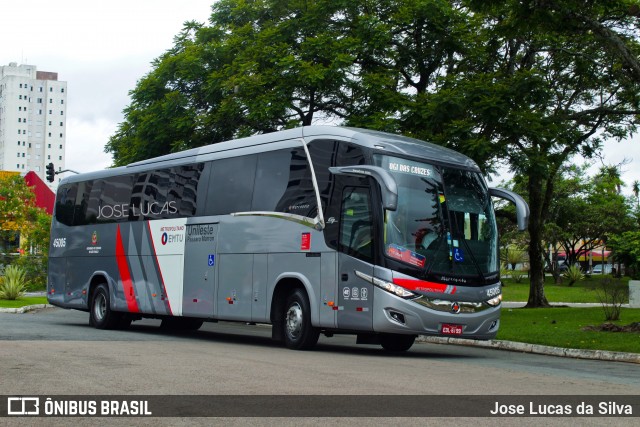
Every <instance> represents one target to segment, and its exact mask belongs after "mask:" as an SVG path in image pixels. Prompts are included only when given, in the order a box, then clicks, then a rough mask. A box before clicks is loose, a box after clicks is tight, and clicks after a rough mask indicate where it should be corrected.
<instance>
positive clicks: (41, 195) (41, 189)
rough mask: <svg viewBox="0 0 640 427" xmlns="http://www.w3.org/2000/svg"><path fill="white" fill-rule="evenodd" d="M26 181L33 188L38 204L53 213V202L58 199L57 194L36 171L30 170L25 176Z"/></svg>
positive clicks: (50, 213)
mask: <svg viewBox="0 0 640 427" xmlns="http://www.w3.org/2000/svg"><path fill="white" fill-rule="evenodd" d="M24 182H26V183H27V185H28V186H29V187H31V188H33V192H34V193H35V195H36V206H38V207H39V208H42V209H44V210H45V211H47V213H48V214H49V215H52V214H53V204H54V203H55V201H56V195H55V194H54V193H53V191H51V189H50V188H49V187H48V186H47V184H45V182H44V181H43V180H42V179H40V177H39V176H38V175H37V174H36V173H35V172H34V171H30V172H27V174H26V175H25V176H24Z"/></svg>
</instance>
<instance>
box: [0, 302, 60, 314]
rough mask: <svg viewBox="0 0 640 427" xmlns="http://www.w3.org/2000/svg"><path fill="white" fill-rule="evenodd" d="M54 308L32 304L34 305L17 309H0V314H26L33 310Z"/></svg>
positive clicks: (48, 305) (47, 305) (49, 305)
mask: <svg viewBox="0 0 640 427" xmlns="http://www.w3.org/2000/svg"><path fill="white" fill-rule="evenodd" d="M52 307H54V306H53V305H51V304H34V305H25V306H24V307H18V308H0V313H26V312H29V311H33V310H38V309H41V308H52Z"/></svg>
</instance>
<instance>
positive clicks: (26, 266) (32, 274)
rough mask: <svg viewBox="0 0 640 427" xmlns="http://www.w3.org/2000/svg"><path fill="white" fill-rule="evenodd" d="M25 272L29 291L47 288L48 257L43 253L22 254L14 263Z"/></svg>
mask: <svg viewBox="0 0 640 427" xmlns="http://www.w3.org/2000/svg"><path fill="white" fill-rule="evenodd" d="M12 264H13V265H17V266H18V267H20V268H22V269H23V270H24V272H25V282H26V290H27V291H41V290H45V289H47V257H46V256H43V255H22V256H20V257H17V258H16V259H15V260H14V261H13V263H12Z"/></svg>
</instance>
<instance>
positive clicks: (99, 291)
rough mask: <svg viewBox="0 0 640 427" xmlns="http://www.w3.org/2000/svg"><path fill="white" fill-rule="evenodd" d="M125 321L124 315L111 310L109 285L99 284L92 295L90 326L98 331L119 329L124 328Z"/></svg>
mask: <svg viewBox="0 0 640 427" xmlns="http://www.w3.org/2000/svg"><path fill="white" fill-rule="evenodd" d="M123 319H124V316H123V313H119V312H116V311H113V310H111V299H110V297H109V288H108V287H107V285H106V284H104V283H101V284H99V285H98V286H97V287H96V289H95V290H94V291H93V294H92V295H91V306H90V310H89V324H90V325H91V326H93V327H95V328H97V329H118V328H119V327H122V325H123V323H122V322H123ZM129 323H131V321H129ZM127 326H128V325H127Z"/></svg>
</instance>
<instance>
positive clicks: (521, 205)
mask: <svg viewBox="0 0 640 427" xmlns="http://www.w3.org/2000/svg"><path fill="white" fill-rule="evenodd" d="M489 194H490V195H491V196H494V197H499V198H501V199H505V200H508V201H510V202H512V203H513V204H514V205H516V221H517V223H518V230H520V231H524V230H526V229H527V226H528V225H529V205H528V204H527V202H525V201H524V199H523V198H522V197H520V196H519V195H518V194H516V193H514V192H513V191H509V190H505V189H504V188H497V187H493V188H489Z"/></svg>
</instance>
